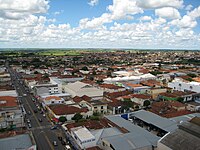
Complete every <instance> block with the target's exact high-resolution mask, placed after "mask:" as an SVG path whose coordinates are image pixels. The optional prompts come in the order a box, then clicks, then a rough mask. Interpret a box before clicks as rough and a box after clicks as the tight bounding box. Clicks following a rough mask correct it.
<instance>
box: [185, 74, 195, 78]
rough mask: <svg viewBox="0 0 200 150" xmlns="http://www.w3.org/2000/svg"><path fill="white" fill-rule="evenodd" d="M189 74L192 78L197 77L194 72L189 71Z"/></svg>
mask: <svg viewBox="0 0 200 150" xmlns="http://www.w3.org/2000/svg"><path fill="white" fill-rule="evenodd" d="M187 75H188V76H189V77H191V78H195V77H197V76H196V74H193V73H188V74H187Z"/></svg>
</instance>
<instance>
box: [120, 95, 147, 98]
mask: <svg viewBox="0 0 200 150" xmlns="http://www.w3.org/2000/svg"><path fill="white" fill-rule="evenodd" d="M134 97H135V98H138V99H151V96H150V95H145V94H129V95H125V96H122V97H121V98H124V99H126V98H134Z"/></svg>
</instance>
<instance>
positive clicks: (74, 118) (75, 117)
mask: <svg viewBox="0 0 200 150" xmlns="http://www.w3.org/2000/svg"><path fill="white" fill-rule="evenodd" d="M82 118H83V115H81V114H80V113H76V114H75V115H74V117H72V120H75V121H76V122H78V121H79V120H80V119H82Z"/></svg>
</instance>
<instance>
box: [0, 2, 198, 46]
mask: <svg viewBox="0 0 200 150" xmlns="http://www.w3.org/2000/svg"><path fill="white" fill-rule="evenodd" d="M5 1H7V2H3V1H2V0H0V2H1V3H2V4H4V5H0V13H1V14H2V13H4V14H5V13H7V14H6V15H2V16H3V17H0V42H1V45H0V46H1V47H11V46H13V47H91V48H92V47H122V48H126V47H127V48H133V49H134V48H187V47H189V48H199V47H200V42H199V41H200V35H199V34H197V33H195V32H194V30H193V29H194V27H196V26H197V21H196V19H197V17H199V7H198V8H195V9H194V10H192V11H190V12H188V13H187V15H185V16H183V17H182V18H181V17H180V13H179V12H178V10H177V9H176V8H181V7H182V6H183V3H182V1H181V0H173V2H174V3H172V0H159V1H158V0H154V3H153V1H152V0H149V1H148V3H147V4H145V5H146V6H145V7H146V8H147V6H148V8H157V10H156V11H155V12H156V15H157V16H153V15H152V16H153V17H152V16H145V15H143V16H142V15H141V16H139V15H136V16H134V15H135V14H139V13H141V14H142V13H143V11H144V10H143V8H144V7H142V8H140V7H138V5H137V3H136V2H137V1H139V0H113V4H112V5H110V6H108V7H107V12H105V13H103V14H102V15H101V16H100V17H96V18H92V19H90V18H83V19H81V20H80V22H79V26H78V27H72V26H71V25H70V24H68V23H63V24H58V23H55V21H56V19H53V18H52V19H49V18H47V17H44V16H38V15H37V16H36V15H35V13H39V12H40V13H42V12H45V11H42V9H41V8H40V7H42V8H44V9H45V10H47V9H48V7H49V6H48V3H46V5H45V6H48V7H44V6H41V5H40V6H39V4H38V7H36V8H35V9H33V8H30V9H29V7H26V9H27V10H24V9H22V8H23V7H22V8H18V6H17V7H16V8H14V6H5V3H9V2H10V3H11V2H13V1H14V0H5ZM19 1H20V0H19ZM21 1H25V0H21ZM33 1H34V2H36V1H37V2H38V3H39V2H44V0H28V2H31V3H33ZM141 1H144V0H141ZM166 1H168V2H169V3H166ZM26 2H27V0H26ZM26 6H28V4H26ZM30 7H32V6H30ZM166 7H167V8H166ZM6 8H8V10H7V9H6ZM11 9H12V10H14V11H12V12H11ZM33 10H34V11H33ZM36 10H37V11H36ZM183 10H185V9H183ZM20 11H21V12H22V13H21V14H20V13H19V12H20ZM9 13H11V15H10V14H9ZM15 13H16V14H15ZM9 15H10V17H11V18H13V19H8V16H9ZM5 16H7V17H5ZM138 16H139V17H138ZM133 17H134V19H135V20H132V21H129V22H127V23H119V22H121V21H118V20H120V19H123V21H124V22H125V19H133ZM137 17H138V18H139V19H138V18H137ZM168 18H171V19H172V18H173V20H172V21H169V20H168ZM138 20H139V21H138ZM106 23H110V24H109V26H106ZM84 29H95V30H92V31H91V30H89V31H88V30H84Z"/></svg>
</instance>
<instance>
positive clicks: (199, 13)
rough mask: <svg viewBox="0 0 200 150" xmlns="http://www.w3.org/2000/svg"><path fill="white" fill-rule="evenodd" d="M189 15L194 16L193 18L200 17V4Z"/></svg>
mask: <svg viewBox="0 0 200 150" xmlns="http://www.w3.org/2000/svg"><path fill="white" fill-rule="evenodd" d="M188 16H190V17H192V18H193V19H196V18H198V17H200V6H199V7H198V8H195V9H194V10H192V11H191V12H189V13H188Z"/></svg>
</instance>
